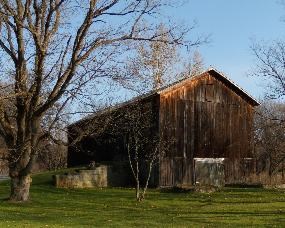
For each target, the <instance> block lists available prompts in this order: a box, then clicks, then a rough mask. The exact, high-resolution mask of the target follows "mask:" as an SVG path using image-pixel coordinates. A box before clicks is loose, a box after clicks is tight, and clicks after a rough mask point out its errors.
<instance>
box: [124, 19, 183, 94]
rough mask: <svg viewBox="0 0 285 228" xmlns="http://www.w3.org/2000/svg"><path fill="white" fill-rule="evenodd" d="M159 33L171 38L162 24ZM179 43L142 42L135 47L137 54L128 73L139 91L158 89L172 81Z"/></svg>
mask: <svg viewBox="0 0 285 228" xmlns="http://www.w3.org/2000/svg"><path fill="white" fill-rule="evenodd" d="M157 33H161V34H162V36H163V38H164V39H165V40H169V41H170V40H171V37H170V34H169V33H167V28H166V27H165V26H164V25H163V24H161V25H160V26H159V27H158V30H157ZM177 49H178V45H177V44H173V43H168V42H167V43H162V42H158V41H157V42H152V43H149V44H147V45H146V44H145V43H143V42H140V43H139V44H138V45H136V47H135V50H136V52H135V56H133V57H132V58H130V61H129V64H128V67H127V74H129V75H133V78H134V79H136V78H137V80H133V81H132V83H136V86H135V88H136V90H137V91H139V93H142V92H146V91H149V90H152V89H158V88H160V87H162V86H164V85H165V84H166V83H169V82H170V81H171V77H173V75H175V73H176V72H174V71H175V65H177V62H178V50H177Z"/></svg>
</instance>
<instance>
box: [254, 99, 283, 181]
mask: <svg viewBox="0 0 285 228" xmlns="http://www.w3.org/2000/svg"><path fill="white" fill-rule="evenodd" d="M284 119H285V105H284V103H281V102H276V101H272V100H271V101H268V100H267V101H263V102H262V103H261V105H260V107H258V108H257V110H256V116H255V122H254V126H255V128H254V133H255V134H254V139H255V155H256V158H257V161H258V164H259V165H258V170H257V171H258V172H263V171H265V172H268V174H269V176H272V174H274V173H276V172H277V171H279V170H282V169H284V167H283V164H284V162H285V151H284V146H285V122H284V121H283V120H284ZM282 172H283V170H282Z"/></svg>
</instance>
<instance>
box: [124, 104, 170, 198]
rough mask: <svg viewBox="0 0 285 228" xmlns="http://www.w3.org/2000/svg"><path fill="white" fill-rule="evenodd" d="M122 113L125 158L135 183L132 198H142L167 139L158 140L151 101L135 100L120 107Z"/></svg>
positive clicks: (168, 142) (165, 148) (165, 147)
mask: <svg viewBox="0 0 285 228" xmlns="http://www.w3.org/2000/svg"><path fill="white" fill-rule="evenodd" d="M123 115H124V117H123V118H124V120H125V121H124V125H123V126H124V128H125V129H126V132H125V134H126V135H127V152H128V160H129V164H130V167H131V171H132V174H133V177H134V180H135V183H136V187H135V189H136V200H137V201H143V200H144V198H145V194H146V192H147V189H148V186H149V182H150V179H151V177H152V176H153V178H154V173H153V172H154V167H155V166H156V165H157V164H158V162H159V159H160V158H162V157H163V155H164V153H165V150H167V149H168V148H169V147H170V145H171V142H170V140H168V141H162V137H161V136H160V135H159V132H158V123H157V121H158V120H157V118H156V113H155V112H153V109H152V104H151V102H149V103H144V102H141V101H138V102H135V103H133V104H131V105H129V106H128V107H127V108H125V109H124V111H123Z"/></svg>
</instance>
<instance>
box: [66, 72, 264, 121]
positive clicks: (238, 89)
mask: <svg viewBox="0 0 285 228" xmlns="http://www.w3.org/2000/svg"><path fill="white" fill-rule="evenodd" d="M206 73H209V74H211V75H212V76H213V77H215V78H216V79H218V80H220V81H221V82H223V83H224V84H226V85H227V86H228V87H230V88H231V89H232V90H233V91H234V92H235V93H237V94H238V95H239V96H241V97H242V98H243V99H245V100H247V102H248V103H250V104H251V105H253V106H258V105H260V104H259V103H258V101H256V100H255V99H254V98H253V97H252V96H250V95H249V94H248V93H247V92H246V91H244V90H243V89H242V88H241V87H239V86H238V85H237V84H235V83H234V82H233V81H232V80H231V79H230V78H228V77H227V76H225V75H224V74H223V73H221V72H219V71H218V70H216V69H214V68H213V67H211V68H209V69H208V70H206V71H205V72H203V73H201V74H198V75H195V76H190V77H187V78H183V79H181V80H178V81H176V82H174V83H172V84H169V85H166V86H164V87H161V88H159V89H156V90H152V91H150V92H149V93H146V94H143V95H140V96H137V97H135V98H133V99H131V100H128V101H126V102H122V103H119V104H116V105H114V106H111V107H108V108H105V109H102V110H99V111H98V112H96V113H94V114H91V115H89V116H87V117H85V118H83V119H81V120H78V121H76V122H75V123H72V124H71V125H75V124H77V123H80V122H82V121H84V120H88V119H92V118H94V117H96V116H99V115H102V114H104V113H106V112H110V111H113V110H116V109H118V108H122V107H124V106H126V105H129V104H131V103H133V102H136V101H139V100H143V99H147V98H150V97H152V96H155V95H159V94H162V93H164V92H167V91H169V90H172V89H174V88H179V87H180V86H183V85H184V84H185V83H188V82H190V81H192V80H195V79H197V78H199V77H201V76H202V75H204V74H206ZM71 125H69V126H71Z"/></svg>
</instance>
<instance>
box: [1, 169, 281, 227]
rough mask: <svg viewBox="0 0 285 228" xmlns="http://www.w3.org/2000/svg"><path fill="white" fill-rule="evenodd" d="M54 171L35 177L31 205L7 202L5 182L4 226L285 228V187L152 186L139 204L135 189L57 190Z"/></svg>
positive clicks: (2, 191)
mask: <svg viewBox="0 0 285 228" xmlns="http://www.w3.org/2000/svg"><path fill="white" fill-rule="evenodd" d="M51 175H52V174H51V173H45V174H38V175H35V176H34V178H33V185H32V188H31V200H30V202H27V203H11V202H9V201H7V200H5V199H6V198H7V197H8V195H9V183H8V181H6V182H2V183H0V227H208V226H209V227H229V226H231V227H244V226H250V227H253V226H256V227H261V226H267V227H274V226H275V227H285V192H284V191H281V190H265V189H257V188H248V189H246V188H245V189H239V188H225V189H224V190H223V191H220V192H215V193H211V194H208V193H194V192H188V193H185V192H184V193H162V192H160V191H159V190H150V191H149V192H148V194H147V199H146V200H145V201H144V202H142V203H137V202H136V201H135V199H134V189H120V188H106V189H83V190H79V189H77V190H72V189H70V190H68V189H56V188H54V187H53V186H52V185H51Z"/></svg>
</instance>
